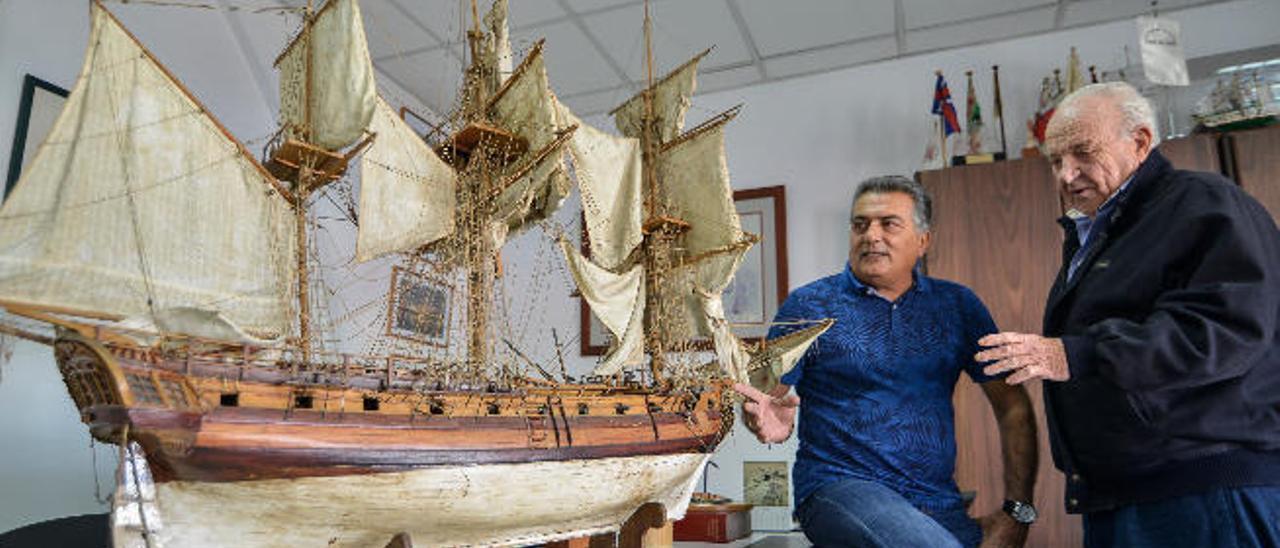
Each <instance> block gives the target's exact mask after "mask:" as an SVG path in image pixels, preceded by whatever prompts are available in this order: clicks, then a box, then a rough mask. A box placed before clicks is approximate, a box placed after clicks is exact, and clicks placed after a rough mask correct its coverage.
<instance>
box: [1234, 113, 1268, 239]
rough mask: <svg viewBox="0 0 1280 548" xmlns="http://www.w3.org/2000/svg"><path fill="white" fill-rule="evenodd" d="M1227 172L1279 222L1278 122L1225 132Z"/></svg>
mask: <svg viewBox="0 0 1280 548" xmlns="http://www.w3.org/2000/svg"><path fill="white" fill-rule="evenodd" d="M1224 139H1226V146H1225V147H1224V149H1225V150H1229V151H1230V156H1231V161H1230V162H1229V165H1228V168H1229V169H1228V171H1227V173H1228V174H1229V175H1231V176H1233V178H1234V179H1235V180H1236V182H1238V183H1240V186H1242V187H1244V189H1245V191H1246V192H1248V193H1249V194H1252V195H1253V197H1254V198H1257V199H1258V201H1259V202H1262V205H1264V206H1266V208H1267V210H1268V211H1270V212H1271V217H1272V218H1273V219H1276V220H1277V222H1280V126H1272V127H1268V128H1262V129H1254V130H1249V131H1238V132H1234V133H1229V134H1227V135H1226V136H1225V137H1224Z"/></svg>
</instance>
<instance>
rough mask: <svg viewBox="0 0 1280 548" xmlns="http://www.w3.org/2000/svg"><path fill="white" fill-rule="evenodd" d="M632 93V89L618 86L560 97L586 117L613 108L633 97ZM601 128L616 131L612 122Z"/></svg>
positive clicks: (573, 109)
mask: <svg viewBox="0 0 1280 548" xmlns="http://www.w3.org/2000/svg"><path fill="white" fill-rule="evenodd" d="M631 95H632V92H631V90H629V89H626V88H623V87H617V88H614V89H606V90H601V91H593V92H588V93H579V94H576V95H572V96H569V97H563V96H562V97H560V100H561V101H563V102H564V104H565V105H567V106H568V107H569V110H572V111H573V113H574V114H577V115H578V116H579V117H581V118H586V117H588V116H592V115H596V114H603V113H606V112H609V111H610V110H613V107H616V106H618V105H620V104H622V102H623V101H626V100H627V99H628V98H629V97H631ZM600 129H603V130H605V131H608V132H610V133H616V130H615V129H614V128H613V125H612V124H610V125H609V126H608V127H604V128H600Z"/></svg>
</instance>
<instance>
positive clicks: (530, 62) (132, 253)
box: [0, 0, 829, 547]
mask: <svg viewBox="0 0 1280 548" xmlns="http://www.w3.org/2000/svg"><path fill="white" fill-rule="evenodd" d="M472 11H473V19H474V20H475V23H474V24H473V28H472V29H471V30H470V31H469V32H468V39H469V43H470V52H471V55H470V58H471V64H470V66H469V67H468V69H467V72H466V77H465V82H464V85H463V90H462V93H461V95H460V99H459V105H458V109H457V112H456V113H454V114H453V115H452V117H451V118H450V120H449V123H448V130H449V131H448V132H447V135H446V136H444V137H442V138H440V139H438V142H435V143H430V144H429V143H427V142H426V141H425V140H423V139H422V138H421V137H420V136H419V135H417V134H415V132H414V131H413V130H412V129H411V128H409V127H408V126H407V125H406V124H405V123H404V122H403V121H401V120H400V118H399V117H397V116H396V114H395V112H394V111H393V110H392V109H391V107H390V106H389V105H388V104H387V103H386V102H385V101H383V100H382V99H381V98H380V97H379V96H378V94H377V89H376V82H375V79H374V71H373V68H372V64H371V62H370V59H369V53H368V49H367V45H366V43H365V37H364V30H363V27H362V23H361V16H360V8H359V4H358V2H357V1H356V0H331V1H330V2H328V3H327V4H325V5H324V6H322V7H320V8H319V9H318V10H314V11H312V10H310V9H309V10H308V11H307V15H306V17H305V21H304V23H303V26H302V28H301V30H300V31H299V33H298V35H297V37H296V38H295V39H294V40H293V41H292V42H291V43H290V44H289V46H288V47H286V49H285V51H284V52H283V53H282V54H281V55H280V57H279V59H277V62H276V66H277V68H278V70H279V71H280V89H281V113H280V119H281V128H280V132H279V133H278V134H277V136H276V137H275V138H274V139H273V141H272V142H271V143H270V145H269V146H268V149H267V151H266V154H265V156H266V159H265V161H264V162H263V163H262V164H260V163H259V162H258V161H257V160H255V158H254V156H253V155H252V154H251V153H250V152H249V151H248V150H247V149H246V148H245V147H244V146H243V145H242V144H241V143H240V142H238V141H237V140H236V139H235V138H234V137H233V136H231V134H230V133H229V132H227V131H226V130H225V129H224V128H223V127H222V126H221V125H220V124H219V123H218V122H217V121H216V120H215V119H214V118H213V116H212V114H211V113H209V112H208V111H207V110H206V109H205V108H204V107H203V106H201V105H200V103H199V102H197V100H196V99H195V98H194V97H193V96H192V95H191V94H190V93H188V92H187V91H186V90H185V88H183V87H182V85H181V84H180V83H178V81H177V80H176V79H175V78H174V77H173V76H172V75H171V74H170V73H169V72H168V71H167V70H166V69H164V67H162V66H161V65H160V63H159V62H158V61H157V60H156V59H155V58H154V57H153V56H152V55H151V54H150V53H149V52H148V51H147V50H146V49H145V48H144V47H143V46H142V45H141V44H140V43H139V42H138V41H137V40H136V39H135V38H134V37H133V36H132V35H131V34H129V33H128V31H126V30H125V29H124V28H123V27H122V26H121V25H120V23H119V22H118V21H117V20H116V19H115V18H114V17H113V16H112V15H111V14H110V13H109V12H108V11H107V10H106V9H105V8H103V7H102V6H101V5H100V4H98V3H97V2H94V3H93V4H92V7H91V12H92V16H91V20H92V30H91V35H90V40H89V46H88V51H87V53H86V59H85V63H84V66H83V69H82V71H81V73H80V76H79V79H78V81H77V82H76V84H75V87H74V89H73V91H72V93H71V95H70V97H69V98H68V101H67V105H66V107H65V109H64V111H63V112H62V114H61V116H60V117H59V119H58V120H57V122H56V124H55V125H54V127H53V129H52V130H51V131H50V134H49V137H48V139H47V141H46V142H45V143H44V144H43V145H42V147H41V149H40V151H39V152H38V154H37V156H36V158H35V159H34V160H33V162H32V164H31V165H30V166H29V167H28V168H27V171H26V172H25V173H24V174H23V177H22V179H21V180H20V182H19V184H18V185H17V187H16V188H15V190H14V192H13V194H12V195H11V197H10V198H9V199H8V201H7V202H6V203H5V204H4V207H3V209H2V210H0V299H3V305H4V308H5V309H6V311H7V312H8V315H9V316H8V319H7V321H6V322H5V325H4V326H3V330H4V331H5V332H6V333H9V334H12V335H18V336H22V337H25V338H28V339H31V340H35V341H39V342H43V343H47V344H50V345H51V346H53V348H54V351H55V356H56V361H57V364H58V367H59V370H60V372H61V374H62V376H63V379H64V381H65V383H66V385H67V388H68V391H69V393H70V395H71V397H72V399H73V400H74V402H75V404H76V406H77V407H78V408H79V410H80V412H81V415H82V419H83V420H84V422H85V423H87V424H88V425H89V428H90V432H91V433H92V435H93V436H94V437H95V438H97V439H99V440H102V441H106V442H110V443H117V444H120V445H121V446H122V447H139V448H140V451H141V453H140V455H139V457H138V458H142V457H143V456H144V457H145V462H146V464H147V465H148V468H149V470H150V472H149V473H150V475H151V476H152V477H153V478H154V480H155V485H154V492H153V493H152V492H151V488H150V487H147V488H146V489H143V491H145V492H146V493H145V494H144V495H143V498H145V499H147V501H149V505H143V504H134V505H132V506H128V508H132V509H133V511H137V512H139V514H140V515H139V517H140V519H139V520H138V523H139V526H140V528H141V533H142V538H143V540H144V541H145V544H147V545H151V546H180V547H190V546H319V545H329V546H383V545H385V544H386V543H387V542H388V541H389V540H390V539H391V538H392V537H393V536H396V535H398V534H402V533H404V534H408V535H409V536H410V537H411V538H412V539H413V540H414V541H415V542H418V543H421V544H425V545H461V544H480V545H497V544H505V545H511V544H531V543H539V542H547V541H552V540H558V539H565V538H572V537H580V536H584V535H590V534H597V533H605V532H609V531H617V530H618V528H619V527H620V525H621V524H622V522H623V521H624V520H626V519H627V517H628V516H629V515H631V514H632V512H634V511H635V510H636V509H637V508H639V507H640V506H641V505H643V504H647V503H657V504H660V505H662V507H663V509H664V510H665V511H666V512H667V517H668V518H676V517H678V516H679V515H681V514H682V513H683V511H684V507H685V505H686V504H687V503H688V498H689V495H690V492H691V491H692V488H693V485H694V482H695V481H696V475H697V473H698V472H699V471H700V469H701V467H702V465H703V463H704V462H705V461H706V459H707V458H708V456H709V455H710V453H711V452H712V451H713V450H714V449H715V447H716V446H717V444H718V443H719V441H720V440H721V438H722V437H723V436H724V435H725V434H726V432H727V430H728V428H729V427H730V426H731V423H732V403H731V400H730V398H729V395H728V393H727V389H726V387H727V385H728V384H729V383H730V382H732V381H746V380H747V379H748V378H750V379H752V380H753V381H754V382H755V383H756V384H757V385H765V384H768V383H770V382H774V381H776V379H777V377H778V376H779V375H780V374H781V373H783V372H785V371H786V370H787V369H789V368H790V366H791V364H793V363H794V361H795V360H796V359H797V358H798V357H799V356H800V355H801V354H803V352H804V349H805V348H806V347H807V346H808V344H810V343H811V342H812V340H813V339H814V338H816V337H817V335H819V334H820V333H821V332H822V331H823V330H825V329H826V327H827V326H828V325H829V322H816V323H814V325H812V326H809V327H807V328H805V329H801V330H798V331H795V332H794V333H792V334H790V335H787V336H785V337H782V338H780V339H778V340H773V341H767V342H765V343H762V344H761V345H758V346H754V347H748V345H745V344H744V343H743V342H742V341H740V340H738V339H737V338H736V337H735V336H734V335H733V333H732V332H731V331H730V326H729V324H728V322H727V321H726V320H725V317H724V313H723V310H722V305H721V303H720V293H721V291H722V290H723V289H724V288H725V286H726V285H727V283H728V282H729V280H730V279H731V277H732V275H733V273H734V271H735V270H736V268H737V267H738V264H739V262H740V261H741V258H742V255H743V253H744V252H745V251H746V250H747V249H748V248H749V247H750V245H752V244H753V243H754V242H755V240H756V238H755V237H754V236H752V235H750V234H747V233H744V232H743V231H742V230H741V228H740V226H739V222H738V218H737V214H736V212H735V210H734V208H733V203H732V193H731V190H730V187H729V183H728V173H727V167H726V163H725V158H724V145H723V134H722V130H723V126H724V124H725V123H727V122H728V121H729V120H730V119H732V118H733V116H734V115H735V114H736V109H735V110H733V111H730V112H727V113H724V114H721V115H719V116H716V117H714V118H712V119H711V120H710V121H708V122H706V123H704V124H701V125H699V126H697V127H696V128H694V129H692V130H689V131H684V132H682V126H683V121H684V120H683V119H684V113H685V110H686V109H687V107H688V105H689V99H690V97H691V95H692V93H693V88H694V75H695V73H696V66H697V62H698V60H699V59H701V57H702V55H705V54H706V52H704V53H703V54H702V55H699V56H698V57H695V58H694V59H693V60H691V61H689V62H688V63H686V64H684V65H682V66H681V67H679V68H678V69H676V70H675V71H674V72H672V73H671V74H670V75H668V76H666V77H664V78H661V79H658V80H656V81H655V80H654V78H653V76H652V72H653V70H652V59H651V58H650V59H649V60H648V65H649V78H648V79H649V84H650V85H649V87H647V88H646V89H645V90H644V91H642V92H641V93H640V94H638V95H637V96H636V97H634V98H632V99H631V100H629V101H627V102H626V103H625V104H624V105H623V106H621V107H619V108H618V109H617V110H616V111H615V112H614V113H613V114H614V115H615V118H616V120H617V123H618V127H619V129H620V130H621V132H622V133H623V136H614V135H610V134H608V133H605V132H602V131H599V130H597V129H594V128H591V127H589V126H587V125H585V124H583V123H582V122H581V121H579V120H578V119H577V118H576V117H575V116H574V115H573V114H572V113H571V112H570V111H569V110H568V109H567V108H565V107H564V106H563V105H561V104H560V103H559V102H558V101H557V100H556V98H555V96H554V94H553V93H552V92H551V90H550V87H549V85H548V78H547V74H546V70H545V67H544V64H543V59H542V50H543V47H542V43H541V42H539V43H538V44H536V45H535V46H533V47H532V48H531V49H530V51H529V52H528V53H527V55H526V56H525V58H524V59H523V61H522V62H521V63H520V65H519V66H518V68H516V69H515V70H514V71H509V70H508V69H507V68H506V66H504V65H507V63H508V62H509V61H508V60H509V59H510V46H509V45H508V43H507V37H506V21H505V19H506V2H505V0H498V1H497V2H495V5H494V6H493V8H492V10H491V11H490V12H489V13H488V15H486V17H484V19H483V27H482V26H481V25H482V23H481V19H480V18H479V17H477V16H476V14H475V11H476V10H475V7H474V5H473V8H472ZM645 25H646V42H647V36H648V25H649V23H648V15H647V8H646V21H645ZM650 57H651V55H650ZM357 158H358V166H359V169H358V171H359V174H360V177H359V188H358V192H357V191H355V190H354V189H353V188H352V185H353V182H352V181H350V180H348V179H349V178H347V177H344V174H345V173H346V171H347V168H348V165H349V164H350V163H353V162H355V161H357ZM568 166H572V167H571V170H570V169H569V167H568ZM352 171H355V170H352ZM570 175H572V177H571V176H570ZM574 183H576V186H577V188H578V190H579V191H580V194H581V201H582V204H583V216H584V219H585V225H586V233H585V234H584V238H586V239H588V240H589V247H590V250H591V257H590V258H587V257H585V256H583V255H582V254H581V253H579V252H578V251H577V249H576V247H575V246H574V245H572V244H571V243H570V242H569V239H568V238H567V237H566V236H565V235H564V231H563V230H562V229H560V228H559V227H557V226H556V225H555V223H554V222H552V221H549V220H547V219H549V218H550V216H551V215H552V213H554V211H555V210H556V208H557V207H558V206H559V205H560V203H561V202H562V201H563V199H564V197H565V196H566V195H567V194H569V192H570V191H571V189H572V188H573V186H574ZM334 189H345V190H339V191H336V194H337V195H338V196H344V195H345V196H349V197H350V196H354V195H355V194H358V196H359V200H358V206H357V205H352V206H351V207H349V208H345V210H346V211H347V213H348V214H347V215H346V218H345V219H342V220H341V221H343V222H347V223H349V224H351V225H354V226H357V227H358V232H357V235H356V237H355V240H356V249H355V253H354V254H355V257H356V261H362V262H363V264H362V265H360V266H356V267H353V268H362V267H364V268H368V267H367V265H380V266H379V267H378V268H380V269H381V271H382V272H383V273H384V274H387V276H386V277H387V278H388V281H387V282H386V285H384V286H383V290H382V292H381V293H384V294H380V295H379V298H378V300H377V302H378V303H380V304H379V305H378V306H377V307H374V308H375V311H376V313H375V314H374V315H375V316H376V317H377V320H376V322H374V328H375V329H374V331H376V332H377V335H376V336H367V337H365V339H366V341H365V342H364V347H363V349H362V350H363V351H361V352H338V351H335V350H334V347H335V346H341V345H338V344H335V343H333V339H332V338H331V337H332V335H326V334H324V333H323V331H325V330H331V331H335V332H338V336H343V334H344V333H345V334H350V333H351V332H352V331H353V330H352V329H350V328H347V329H345V330H344V329H343V328H342V327H341V324H342V321H341V320H342V319H341V318H339V319H338V320H333V319H332V318H331V317H332V316H334V315H335V314H334V312H333V311H332V310H329V309H328V308H327V305H326V302H325V299H324V298H323V297H324V296H325V295H330V294H331V292H330V291H329V290H328V289H326V290H325V291H317V288H327V287H328V286H327V285H326V284H327V283H329V282H330V281H332V280H326V279H325V276H324V275H323V274H322V275H320V276H316V275H314V274H315V273H316V271H320V270H323V269H321V268H320V266H319V265H318V264H317V261H316V260H315V257H314V253H313V252H312V250H313V246H314V238H313V235H314V234H315V232H316V231H317V230H318V229H317V227H318V226H320V225H323V223H324V222H333V221H332V219H327V220H321V219H319V218H317V216H316V215H315V214H314V207H315V206H316V204H317V202H318V201H319V197H320V196H326V197H327V198H331V197H332V195H331V194H330V195H326V193H327V192H331V191H334ZM353 201H354V200H353ZM340 209H344V208H340ZM326 217H329V216H326ZM528 229H534V230H543V231H547V232H548V235H549V236H548V239H549V240H555V241H556V242H558V247H559V248H560V250H561V251H562V252H563V254H564V261H565V264H567V265H568V267H569V271H570V272H571V273H572V278H573V280H574V281H575V283H576V285H577V287H578V290H579V291H580V293H581V296H582V298H584V299H586V300H587V302H588V303H589V304H590V306H591V308H592V310H593V311H594V312H595V313H596V315H597V316H598V317H599V318H600V319H601V321H602V323H604V325H605V326H606V327H607V328H608V329H609V331H610V332H611V333H612V334H613V335H614V338H615V342H614V344H613V345H612V348H611V350H610V352H609V353H608V355H607V356H606V357H605V358H604V359H603V360H602V361H601V362H600V363H599V365H598V366H597V368H596V370H595V371H594V372H593V375H591V376H589V377H587V378H585V379H580V380H578V379H572V378H570V377H569V376H568V375H567V374H564V373H563V372H562V375H561V376H560V378H556V376H555V375H552V374H550V373H547V372H546V368H544V367H542V366H541V365H539V364H537V363H535V362H533V361H532V360H531V359H529V358H528V357H527V355H526V354H525V353H523V352H521V351H520V349H519V347H518V346H517V344H515V343H513V342H512V341H511V340H510V339H508V338H506V337H505V330H506V329H507V327H508V325H507V324H506V323H505V322H506V321H507V320H506V319H504V318H502V317H501V314H500V313H501V309H502V307H501V306H496V303H498V302H499V301H500V300H501V299H500V295H498V293H499V289H500V288H501V287H502V284H500V283H499V281H500V278H501V276H502V275H503V270H504V269H512V268H517V267H516V266H513V265H503V264H502V260H501V254H500V251H501V249H502V248H503V244H504V243H505V242H506V241H507V239H508V238H510V237H511V236H512V235H514V234H516V233H518V232H521V231H524V230H528ZM455 297H456V299H457V300H459V301H462V302H463V303H464V305H465V306H459V307H456V308H457V310H455V308H454V307H450V306H447V305H448V304H449V303H451V302H453V300H454V299H455ZM565 297H568V295H565ZM368 308H369V307H368V306H366V307H363V308H362V309H368ZM339 315H343V314H339ZM345 315H348V316H350V315H353V314H345ZM19 318H20V319H19ZM321 319H325V320H324V321H321ZM366 327H367V326H366ZM453 335H457V336H453ZM708 338H709V339H710V340H712V341H713V343H714V350H715V353H714V354H715V357H714V359H712V360H710V362H709V363H708V358H707V356H708V353H707V352H700V350H701V347H699V346H698V345H697V343H696V342H695V341H696V340H699V339H701V340H706V339H708ZM459 340H461V344H452V345H450V344H447V342H450V341H452V342H457V341H459ZM528 366H532V368H534V369H536V370H537V371H538V372H539V373H541V376H542V377H543V378H534V377H530V376H528V375H526V374H524V373H522V372H521V370H522V369H523V370H527V369H529V367H528ZM636 367H640V368H646V369H647V373H646V374H645V375H643V376H642V377H644V380H643V381H636V380H635V377H634V376H632V375H626V374H624V373H623V371H624V370H627V369H632V368H636ZM562 371H563V370H562ZM135 444H136V445H135ZM125 460H126V461H128V462H136V459H125ZM133 472H137V471H131V473H130V474H129V475H127V477H130V478H136V477H138V474H133ZM125 487H127V486H121V489H122V490H123V489H125ZM144 506H146V508H144ZM122 508H124V507H122ZM117 511H120V510H119V509H117ZM117 522H118V523H119V521H117ZM117 534H120V531H119V529H118V530H117Z"/></svg>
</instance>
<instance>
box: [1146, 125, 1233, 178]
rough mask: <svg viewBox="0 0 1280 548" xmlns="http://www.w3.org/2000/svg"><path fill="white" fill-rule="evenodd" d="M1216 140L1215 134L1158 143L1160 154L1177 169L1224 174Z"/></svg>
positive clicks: (1217, 138)
mask: <svg viewBox="0 0 1280 548" xmlns="http://www.w3.org/2000/svg"><path fill="white" fill-rule="evenodd" d="M1218 140H1219V137H1218V135H1216V134H1203V135H1191V136H1189V137H1179V138H1177V139H1171V140H1168V141H1164V142H1162V143H1160V153H1161V154H1163V155H1164V157H1165V158H1168V159H1169V162H1170V163H1172V164H1173V167H1176V168H1178V169H1189V170H1192V171H1212V172H1214V173H1226V172H1225V171H1223V169H1222V168H1223V166H1222V161H1221V158H1219V155H1218V147H1219V144H1218Z"/></svg>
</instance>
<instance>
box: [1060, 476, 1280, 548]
mask: <svg viewBox="0 0 1280 548" xmlns="http://www.w3.org/2000/svg"><path fill="white" fill-rule="evenodd" d="M1084 545H1085V546H1086V548H1105V547H1109V546H1115V547H1125V548H1146V547H1148V546H1150V547H1156V546H1158V547H1160V548H1180V547H1184V546H1185V547H1187V548H1199V547H1202V546H1204V547H1210V546H1211V547H1214V548H1236V547H1245V546H1249V547H1255V546H1256V547H1264V546H1265V547H1273V548H1274V547H1280V487H1244V488H1239V489H1218V490H1215V491H1210V492H1208V493H1204V494H1199V495H1188V496H1184V497H1176V498H1172V499H1167V500H1161V501H1156V502H1149V503H1145V504H1133V505H1129V506H1122V507H1120V508H1117V509H1115V510H1109V511H1106V512H1093V513H1090V514H1085V516H1084Z"/></svg>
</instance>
